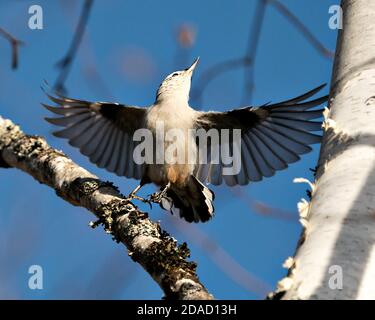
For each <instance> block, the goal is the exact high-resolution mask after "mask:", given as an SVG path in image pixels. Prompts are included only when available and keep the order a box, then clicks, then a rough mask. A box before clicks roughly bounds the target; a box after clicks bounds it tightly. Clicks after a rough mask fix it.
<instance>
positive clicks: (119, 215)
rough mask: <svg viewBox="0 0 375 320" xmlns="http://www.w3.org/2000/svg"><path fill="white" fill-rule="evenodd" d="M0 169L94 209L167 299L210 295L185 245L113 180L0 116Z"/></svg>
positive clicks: (101, 220) (91, 209)
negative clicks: (17, 171) (13, 171)
mask: <svg viewBox="0 0 375 320" xmlns="http://www.w3.org/2000/svg"><path fill="white" fill-rule="evenodd" d="M0 167H3V168H9V167H14V168H17V169H20V170H22V171H24V172H26V173H28V174H30V175H31V176H33V177H34V178H35V179H36V180H37V181H39V182H40V183H43V184H46V185H48V186H50V187H52V188H54V189H55V191H56V194H57V195H58V196H59V197H61V198H63V199H64V200H66V201H68V202H69V203H71V204H73V205H76V206H81V207H84V208H86V209H88V210H89V211H91V212H92V213H94V214H95V215H96V217H97V218H98V220H97V221H96V222H94V223H92V227H96V226H97V225H99V224H102V225H103V226H104V228H105V230H106V232H107V233H110V234H111V235H112V236H113V239H114V240H116V241H117V242H121V243H123V244H124V245H125V246H126V247H127V249H128V252H129V256H130V257H131V258H132V259H133V260H134V261H135V262H137V263H139V264H140V265H141V266H142V267H143V268H144V269H145V270H146V271H147V272H148V273H149V274H150V275H151V277H152V278H153V279H154V280H155V281H156V282H157V283H158V285H159V286H160V287H161V289H162V290H163V291H164V293H165V298H166V299H181V300H200V299H207V300H211V299H213V296H212V295H211V294H209V293H208V291H207V289H206V288H205V287H204V286H203V285H202V284H201V283H200V282H199V279H198V276H197V274H196V267H197V265H196V264H195V263H194V262H191V261H187V258H188V257H189V255H190V251H189V249H188V247H187V245H186V243H183V244H182V245H178V244H177V242H176V240H174V239H173V238H172V237H171V236H170V235H169V234H168V233H166V232H165V231H163V230H161V228H160V225H159V224H157V223H155V222H152V221H151V220H150V219H149V218H148V215H147V213H144V212H141V211H140V210H139V209H138V208H137V207H136V206H135V205H134V204H133V203H131V202H130V201H129V200H127V199H126V198H125V197H123V196H122V195H121V194H120V193H119V191H118V189H117V188H116V187H115V186H113V185H112V183H110V182H104V181H101V180H99V179H98V178H97V177H96V176H95V175H93V174H91V173H90V172H88V171H87V170H85V169H83V168H81V167H80V166H78V165H77V164H75V163H74V162H73V161H72V160H70V159H69V158H68V157H67V156H66V155H64V154H63V153H62V152H61V151H57V150H55V149H53V148H51V147H50V146H49V145H48V144H47V143H46V141H45V140H44V139H43V138H41V137H37V136H29V135H25V134H24V133H23V132H22V131H21V129H20V128H19V127H18V126H16V125H14V124H13V123H12V122H11V121H10V120H5V119H3V118H1V116H0Z"/></svg>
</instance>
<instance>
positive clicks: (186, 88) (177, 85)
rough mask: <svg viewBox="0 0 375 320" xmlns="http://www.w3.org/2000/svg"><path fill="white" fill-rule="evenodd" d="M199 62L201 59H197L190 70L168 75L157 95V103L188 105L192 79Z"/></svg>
mask: <svg viewBox="0 0 375 320" xmlns="http://www.w3.org/2000/svg"><path fill="white" fill-rule="evenodd" d="M198 62H199V57H198V58H197V59H195V61H194V62H193V64H192V65H191V66H190V67H189V68H187V69H185V70H181V71H175V72H173V73H171V74H170V75H168V76H167V77H166V78H165V79H164V80H163V82H162V83H161V85H160V87H159V89H158V91H157V93H156V101H157V102H161V101H166V100H171V101H172V102H182V103H184V102H186V103H187V102H188V101H189V93H190V86H191V78H192V76H193V72H194V69H195V67H196V66H197V64H198ZM176 100H177V101H176Z"/></svg>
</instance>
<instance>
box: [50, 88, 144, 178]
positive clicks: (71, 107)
mask: <svg viewBox="0 0 375 320" xmlns="http://www.w3.org/2000/svg"><path fill="white" fill-rule="evenodd" d="M48 97H49V98H50V100H52V101H53V102H54V103H56V104H57V105H58V106H57V107H53V106H49V105H45V104H43V106H44V107H45V108H47V109H48V110H49V111H51V112H53V113H55V114H57V115H60V116H62V117H59V118H46V120H47V121H48V122H49V123H52V124H54V125H57V126H61V127H65V129H63V130H60V131H56V132H54V133H53V134H54V135H55V136H56V137H60V138H65V139H68V141H69V144H70V145H72V146H74V147H77V148H79V150H80V151H81V153H82V154H84V155H86V156H87V157H89V159H90V161H91V162H93V163H95V164H96V165H97V166H98V167H100V168H106V169H107V170H109V171H111V172H115V173H116V174H117V175H119V176H126V177H128V178H135V179H140V178H141V177H142V170H143V166H142V165H140V164H137V163H135V161H134V159H133V150H134V148H135V146H136V143H135V142H134V141H133V134H134V132H135V131H136V130H137V129H139V128H142V126H143V124H144V118H145V114H146V109H145V108H140V107H134V106H125V105H120V104H115V103H106V102H89V101H84V100H77V99H71V98H66V97H64V96H61V95H58V96H57V97H54V96H51V95H48Z"/></svg>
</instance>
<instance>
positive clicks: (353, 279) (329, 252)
mask: <svg viewBox="0 0 375 320" xmlns="http://www.w3.org/2000/svg"><path fill="white" fill-rule="evenodd" d="M342 7H343V13H344V17H343V18H344V20H343V30H341V31H340V32H339V36H338V43H337V49H336V56H335V63H334V70H333V78H332V84H331V99H330V110H331V111H330V112H327V113H326V122H325V134H324V139H323V144H322V149H321V154H320V159H319V164H318V171H317V176H316V181H315V183H314V191H313V194H312V200H311V203H310V204H305V205H303V204H302V205H300V207H299V209H300V212H301V214H302V215H305V218H304V219H303V221H305V222H306V224H305V226H306V227H305V230H304V233H303V235H302V237H301V241H300V244H299V247H298V249H297V253H296V256H295V257H294V260H293V261H291V260H289V265H288V266H287V267H290V269H289V276H288V277H287V278H285V279H284V280H282V282H281V283H280V286H279V290H278V291H279V293H280V292H281V291H283V292H282V293H283V295H282V294H280V295H279V296H278V297H280V296H282V298H283V299H375V250H374V243H375V1H368V0H343V1H342ZM327 111H328V110H327ZM340 268H341V269H340ZM340 270H342V276H343V278H342V289H339V288H337V286H338V287H340V280H341V279H340ZM330 272H331V273H330Z"/></svg>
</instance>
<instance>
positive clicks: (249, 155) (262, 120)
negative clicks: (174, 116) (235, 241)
mask: <svg viewBox="0 0 375 320" xmlns="http://www.w3.org/2000/svg"><path fill="white" fill-rule="evenodd" d="M323 87H324V85H323V86H320V87H318V88H315V89H313V90H311V91H309V92H307V93H305V94H303V95H301V96H299V97H296V98H294V99H290V100H286V101H283V102H280V103H277V104H270V105H265V106H263V107H259V108H252V107H246V108H242V109H235V110H231V111H227V112H198V113H197V117H196V128H202V129H205V130H210V129H218V130H221V129H230V130H232V129H240V130H241V141H240V145H241V154H240V157H241V159H240V164H241V165H240V171H239V173H237V174H233V175H223V168H224V165H223V163H222V162H221V159H220V161H219V163H216V164H214V163H213V161H212V159H211V158H210V150H211V146H209V148H208V159H209V161H208V162H207V163H206V164H202V163H201V164H198V165H197V166H196V169H195V175H196V176H197V177H198V179H200V180H201V181H207V182H209V183H212V184H214V185H219V184H221V183H222V182H223V181H225V182H226V184H227V185H237V184H239V185H245V184H248V183H249V182H250V181H259V180H262V178H263V177H270V176H273V175H274V174H275V172H276V171H277V170H282V169H285V168H287V167H288V164H289V163H292V162H296V161H298V160H299V159H300V158H299V155H301V154H304V153H307V152H309V151H311V150H312V149H311V147H310V146H309V145H310V144H314V143H318V142H320V140H321V136H320V135H317V134H314V133H311V132H314V131H319V130H321V124H322V122H321V121H311V120H312V119H317V118H320V117H321V116H322V111H323V110H322V109H320V110H310V109H312V108H314V107H316V106H318V105H320V104H322V103H324V102H326V101H327V99H328V96H324V97H321V98H318V99H315V100H310V101H305V100H306V99H308V98H310V97H311V96H313V95H314V94H315V93H317V92H318V91H319V90H320V89H322V88H323ZM230 141H231V140H230ZM219 143H220V144H222V142H221V140H220V142H219ZM199 147H200V148H201V146H199ZM230 147H231V150H233V143H230ZM232 153H233V151H232ZM210 160H211V161H210Z"/></svg>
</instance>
